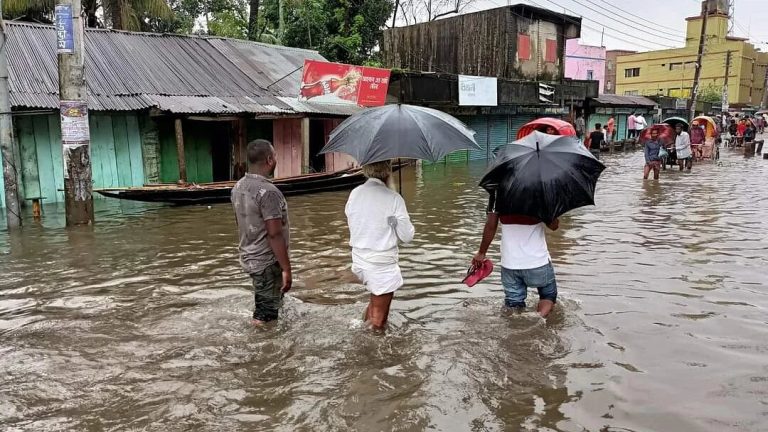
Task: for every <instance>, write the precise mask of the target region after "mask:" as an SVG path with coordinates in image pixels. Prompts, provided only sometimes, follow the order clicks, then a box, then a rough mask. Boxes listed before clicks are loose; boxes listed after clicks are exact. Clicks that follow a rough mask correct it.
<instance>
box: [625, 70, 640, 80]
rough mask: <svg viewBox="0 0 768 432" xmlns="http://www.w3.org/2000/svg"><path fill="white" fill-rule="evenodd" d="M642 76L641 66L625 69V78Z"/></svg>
mask: <svg viewBox="0 0 768 432" xmlns="http://www.w3.org/2000/svg"><path fill="white" fill-rule="evenodd" d="M639 76H640V68H631V69H624V78H633V77H639Z"/></svg>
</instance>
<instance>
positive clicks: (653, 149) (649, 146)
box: [643, 129, 662, 180]
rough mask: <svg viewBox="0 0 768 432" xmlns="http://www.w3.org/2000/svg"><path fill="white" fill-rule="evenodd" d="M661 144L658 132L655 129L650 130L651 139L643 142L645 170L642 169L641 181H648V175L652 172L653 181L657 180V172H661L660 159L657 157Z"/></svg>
mask: <svg viewBox="0 0 768 432" xmlns="http://www.w3.org/2000/svg"><path fill="white" fill-rule="evenodd" d="M661 146H662V143H661V141H660V140H659V131H658V130H657V129H651V139H649V140H648V141H646V142H645V149H644V153H645V168H643V180H647V179H648V174H650V173H651V170H653V179H654V180H658V179H659V171H660V170H661V158H660V157H659V151H661Z"/></svg>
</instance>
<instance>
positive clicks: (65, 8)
mask: <svg viewBox="0 0 768 432" xmlns="http://www.w3.org/2000/svg"><path fill="white" fill-rule="evenodd" d="M73 28H74V26H73V25H72V5H71V4H60V5H56V42H57V48H58V52H59V54H72V53H74V52H75V34H74V32H73Z"/></svg>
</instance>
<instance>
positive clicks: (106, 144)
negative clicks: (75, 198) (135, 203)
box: [2, 113, 144, 206]
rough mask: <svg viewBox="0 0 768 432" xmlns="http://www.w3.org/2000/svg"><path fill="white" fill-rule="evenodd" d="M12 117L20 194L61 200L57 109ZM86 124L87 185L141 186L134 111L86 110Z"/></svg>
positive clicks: (62, 183) (142, 173)
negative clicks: (88, 137) (90, 176)
mask: <svg viewBox="0 0 768 432" xmlns="http://www.w3.org/2000/svg"><path fill="white" fill-rule="evenodd" d="M13 123H14V128H15V134H16V139H17V141H18V144H19V151H20V158H21V170H20V171H21V186H22V188H23V190H22V191H21V193H20V195H21V197H22V198H23V199H29V198H32V197H39V196H43V197H45V198H46V199H45V201H44V203H52V202H61V201H63V200H64V193H63V192H61V190H62V189H63V188H64V172H63V171H64V163H63V161H62V149H61V132H60V126H59V117H58V115H56V114H46V115H42V114H41V115H26V116H25V115H19V116H14V118H13ZM90 127H91V164H92V169H93V181H94V184H93V187H94V188H95V189H99V188H111V187H126V186H142V185H143V184H144V166H143V158H142V149H141V144H142V143H141V133H140V132H141V131H140V130H139V122H138V117H137V116H136V114H123V113H92V114H91V116H90ZM94 197H96V198H99V197H100V195H98V194H95V195H94ZM4 205H5V200H4V199H3V200H2V206H4Z"/></svg>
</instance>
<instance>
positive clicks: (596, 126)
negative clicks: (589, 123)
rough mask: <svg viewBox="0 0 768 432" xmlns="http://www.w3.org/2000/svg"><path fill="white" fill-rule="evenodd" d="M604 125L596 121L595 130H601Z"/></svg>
mask: <svg viewBox="0 0 768 432" xmlns="http://www.w3.org/2000/svg"><path fill="white" fill-rule="evenodd" d="M602 127H603V125H601V124H600V123H595V130H600V129H602Z"/></svg>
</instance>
